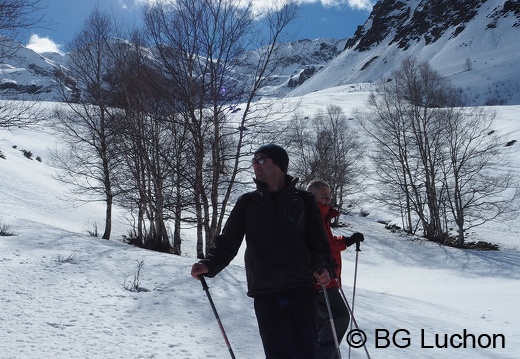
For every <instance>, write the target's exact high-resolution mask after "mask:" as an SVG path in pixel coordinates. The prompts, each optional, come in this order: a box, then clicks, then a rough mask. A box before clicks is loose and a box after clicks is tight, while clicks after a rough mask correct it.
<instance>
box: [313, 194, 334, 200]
mask: <svg viewBox="0 0 520 359" xmlns="http://www.w3.org/2000/svg"><path fill="white" fill-rule="evenodd" d="M315 196H318V197H320V198H323V199H326V200H327V201H328V200H329V199H331V198H332V197H331V196H323V195H321V194H315Z"/></svg>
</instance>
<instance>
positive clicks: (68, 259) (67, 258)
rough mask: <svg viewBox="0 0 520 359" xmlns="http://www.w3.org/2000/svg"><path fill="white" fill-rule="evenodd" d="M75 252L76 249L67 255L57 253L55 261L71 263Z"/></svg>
mask: <svg viewBox="0 0 520 359" xmlns="http://www.w3.org/2000/svg"><path fill="white" fill-rule="evenodd" d="M76 253H77V251H72V253H71V254H69V255H68V256H66V257H65V256H62V255H61V254H60V255H58V258H57V261H58V263H72V260H73V259H74V257H75V256H76Z"/></svg>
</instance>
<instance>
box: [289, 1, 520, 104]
mask: <svg viewBox="0 0 520 359" xmlns="http://www.w3.org/2000/svg"><path fill="white" fill-rule="evenodd" d="M518 39H520V2H519V1H504V0H488V1H480V0H465V1H457V2H454V1H446V0H434V1H431V0H421V1H419V0H409V1H396V0H384V1H380V2H378V3H377V4H376V6H374V10H373V11H372V14H371V15H370V17H369V18H368V20H367V21H366V23H365V24H364V25H363V26H362V27H360V28H358V31H357V32H356V34H355V35H354V37H352V38H350V39H349V40H348V42H347V46H346V49H345V50H344V51H343V52H342V53H341V54H340V55H339V56H337V57H336V58H335V59H334V60H333V61H332V62H331V63H329V64H328V65H327V66H326V67H325V68H324V69H323V70H321V71H320V72H319V73H317V74H316V75H315V76H313V77H312V78H311V79H309V80H308V81H307V82H305V83H304V84H303V85H302V86H300V87H298V88H297V89H295V90H294V91H293V92H292V95H303V94H307V93H311V92H313V91H316V90H323V89H325V88H328V87H334V86H339V85H345V84H349V83H358V82H372V83H373V82H379V81H381V80H382V79H387V78H389V77H390V73H391V72H392V70H393V69H394V68H395V67H396V66H398V65H399V63H400V61H401V60H402V59H403V58H404V57H407V56H414V57H417V58H418V59H419V60H424V61H428V62H430V64H431V65H432V67H433V68H434V69H435V70H436V71H438V72H439V73H440V74H441V75H443V76H445V77H447V78H448V79H449V80H450V81H451V82H452V84H453V85H455V86H458V87H460V88H462V89H463V90H464V92H465V93H466V95H467V96H468V99H469V101H470V103H471V104H478V105H484V104H489V105H491V104H519V103H520V91H519V90H520V71H519V70H518V69H519V68H520V67H519V66H520V51H518Z"/></svg>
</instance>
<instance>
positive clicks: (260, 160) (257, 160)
mask: <svg viewBox="0 0 520 359" xmlns="http://www.w3.org/2000/svg"><path fill="white" fill-rule="evenodd" d="M268 158H269V157H260V156H257V157H253V159H252V160H251V162H252V163H257V164H259V165H260V166H261V165H263V164H264V163H265V160H267V159H268Z"/></svg>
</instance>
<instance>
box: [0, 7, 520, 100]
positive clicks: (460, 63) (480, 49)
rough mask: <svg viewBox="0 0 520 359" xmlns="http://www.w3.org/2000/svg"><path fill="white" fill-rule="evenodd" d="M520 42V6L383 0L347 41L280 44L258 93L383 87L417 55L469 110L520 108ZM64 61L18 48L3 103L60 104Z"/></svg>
mask: <svg viewBox="0 0 520 359" xmlns="http://www.w3.org/2000/svg"><path fill="white" fill-rule="evenodd" d="M519 38H520V0H506V1H504V0H484V1H482V0H463V1H451V0H433V1H426V0H407V1H402V0H382V1H379V2H377V3H376V4H375V5H374V8H373V10H372V12H371V14H370V16H369V17H368V19H367V21H366V22H365V23H364V24H363V25H360V26H358V28H357V30H356V31H355V33H354V34H353V36H352V37H350V38H348V37H345V38H344V39H315V40H307V39H303V40H297V41H293V42H290V43H286V44H281V45H280V48H279V51H278V53H277V56H278V58H280V59H282V61H281V62H280V64H281V65H280V66H279V67H278V68H277V70H276V71H275V73H274V74H273V75H272V77H271V79H272V81H271V83H270V84H269V85H268V86H265V87H264V88H262V89H261V90H260V91H259V95H261V96H269V97H275V98H276V97H285V96H302V95H305V94H308V93H311V92H315V91H321V90H324V89H327V88H331V87H336V86H344V85H349V84H357V83H372V84H374V83H378V82H380V81H384V80H387V79H389V78H390V77H391V73H392V71H393V70H394V69H395V68H396V67H397V66H399V64H400V62H401V61H402V59H403V58H405V57H408V56H414V57H417V59H418V60H420V61H428V62H429V63H430V65H431V66H432V68H433V69H435V70H436V71H437V72H439V73H440V74H441V75H442V76H444V77H446V78H447V79H449V80H450V81H451V83H452V84H453V85H454V86H456V87H459V88H460V89H461V90H462V91H463V92H464V93H465V94H466V96H467V99H468V105H515V104H520V71H518V70H517V67H518V65H519V64H520V52H519V51H517V49H516V48H517V47H518V45H517V42H518V40H517V39H519ZM67 56H68V55H67V54H57V53H42V54H37V53H35V52H34V51H32V50H30V49H28V48H26V47H24V46H21V48H20V50H19V51H18V52H17V53H16V54H15V55H14V56H11V57H8V58H7V57H6V58H4V59H2V61H1V63H0V73H1V74H2V76H1V78H0V98H4V99H6V98H7V99H11V98H16V99H20V98H23V99H38V100H48V101H62V97H61V92H62V89H61V88H60V87H59V86H60V85H59V84H58V82H57V81H56V75H57V74H58V73H59V72H60V71H58V70H60V69H62V68H64V67H66V63H67ZM244 71H246V70H244Z"/></svg>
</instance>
